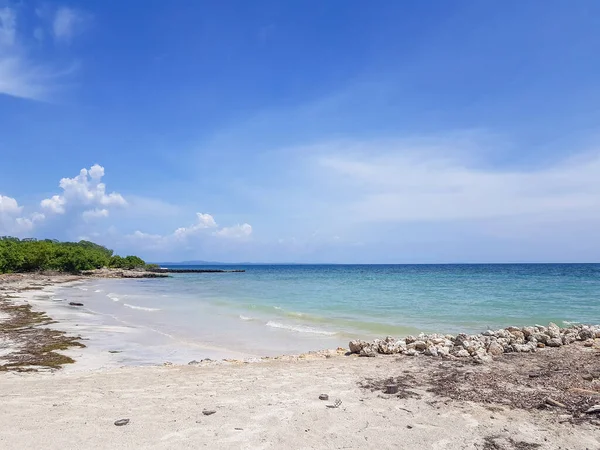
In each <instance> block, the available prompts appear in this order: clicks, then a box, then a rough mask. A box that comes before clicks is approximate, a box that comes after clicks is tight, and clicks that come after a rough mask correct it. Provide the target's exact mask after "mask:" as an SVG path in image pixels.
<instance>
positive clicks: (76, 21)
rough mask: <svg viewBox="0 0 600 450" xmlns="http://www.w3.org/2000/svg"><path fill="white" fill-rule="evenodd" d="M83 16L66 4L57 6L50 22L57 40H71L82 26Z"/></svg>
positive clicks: (67, 41)
mask: <svg viewBox="0 0 600 450" xmlns="http://www.w3.org/2000/svg"><path fill="white" fill-rule="evenodd" d="M84 21H85V16H84V15H83V13H81V12H80V11H77V10H75V9H72V8H68V7H66V6H63V7H60V8H58V10H56V13H55V14H54V20H53V22H52V32H53V35H54V39H55V40H56V41H57V42H66V43H69V42H71V39H72V38H73V36H75V34H77V33H78V32H79V31H80V30H81V28H82V27H83V24H84Z"/></svg>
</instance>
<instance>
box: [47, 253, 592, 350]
mask: <svg viewBox="0 0 600 450" xmlns="http://www.w3.org/2000/svg"><path fill="white" fill-rule="evenodd" d="M171 267H182V266H171ZM186 267H192V266H186ZM197 268H220V269H245V270H246V272H244V273H202V274H174V275H173V276H172V277H170V278H167V279H144V280H93V281H90V282H86V283H85V284H82V285H80V286H79V287H78V288H77V289H72V288H68V289H65V290H64V292H62V293H57V298H58V301H60V300H62V299H65V298H67V297H68V298H69V300H71V299H76V298H79V299H80V300H82V301H84V303H85V304H86V308H87V310H88V311H89V313H90V314H92V315H94V316H95V317H96V320H100V319H102V318H103V319H102V320H106V321H108V322H111V323H112V325H116V324H121V325H123V324H124V325H125V326H127V327H129V329H139V330H145V333H143V336H142V334H139V333H138V334H136V333H129V334H120V335H119V339H121V342H122V343H126V342H127V340H128V339H137V340H138V341H136V342H135V345H136V347H137V348H146V347H148V348H146V350H149V351H150V350H151V348H150V347H152V346H157V347H156V348H162V347H161V346H166V347H169V346H170V345H172V344H174V343H177V345H178V346H179V347H178V348H179V350H178V351H176V352H174V353H172V354H171V355H172V356H173V355H180V356H179V358H180V359H182V360H183V359H185V358H188V357H190V355H197V357H202V356H203V355H208V356H209V357H210V356H211V355H212V356H215V355H225V356H227V355H230V354H233V353H232V352H233V351H234V352H237V353H242V354H244V355H249V356H264V355H275V354H282V353H290V352H292V353H296V352H303V351H308V350H316V349H320V348H332V347H336V346H338V345H340V346H346V345H347V343H348V341H349V340H350V339H352V338H364V339H372V338H375V337H384V336H386V335H392V336H403V335H407V334H418V333H419V332H421V331H423V332H441V333H457V332H468V333H476V332H481V331H484V330H486V329H489V328H494V329H495V328H500V327H506V326H508V325H533V324H536V323H539V324H547V323H548V322H550V321H553V322H556V323H557V324H559V325H561V326H564V325H567V324H569V323H578V322H583V323H600V264H489V265H485V264H477V265H468V264H465V265H461V264H454V265H249V266H218V267H217V266H197ZM153 333H154V335H153ZM153 336H154V337H153ZM159 337H160V339H159ZM182 346H185V347H186V348H188V351H185V352H183V351H182V350H181V348H182ZM194 346H198V347H197V348H198V351H197V352H196V353H195V350H190V349H193V348H194ZM166 347H165V348H166ZM201 349H204V350H201ZM215 352H216V353H215ZM150 353H151V352H150ZM162 356H163V355H162V354H161V357H162ZM171 359H177V357H175V356H173V358H171ZM173 362H175V361H173Z"/></svg>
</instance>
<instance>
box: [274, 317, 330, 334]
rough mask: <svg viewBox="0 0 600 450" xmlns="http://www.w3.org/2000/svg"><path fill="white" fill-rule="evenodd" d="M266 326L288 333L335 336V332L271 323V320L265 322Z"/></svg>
mask: <svg viewBox="0 0 600 450" xmlns="http://www.w3.org/2000/svg"><path fill="white" fill-rule="evenodd" d="M267 326H268V327H272V328H281V329H283V330H288V331H295V332H297V333H312V334H322V335H325V336H334V335H335V334H337V333H336V332H335V331H325V330H319V329H316V328H312V327H305V326H302V325H286V324H284V323H279V322H273V321H271V320H270V321H268V322H267Z"/></svg>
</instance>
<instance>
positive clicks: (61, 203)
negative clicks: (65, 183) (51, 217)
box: [40, 195, 66, 214]
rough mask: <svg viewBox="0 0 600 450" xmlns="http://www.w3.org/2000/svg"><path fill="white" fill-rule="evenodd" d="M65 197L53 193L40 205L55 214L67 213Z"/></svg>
mask: <svg viewBox="0 0 600 450" xmlns="http://www.w3.org/2000/svg"><path fill="white" fill-rule="evenodd" d="M65 203H66V202H65V199H64V198H63V197H61V196H60V195H53V196H52V197H50V198H46V199H44V200H42V201H41V203H40V206H41V207H42V208H44V209H45V210H47V211H48V212H50V213H53V214H64V213H65Z"/></svg>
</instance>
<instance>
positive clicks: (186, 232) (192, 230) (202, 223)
mask: <svg viewBox="0 0 600 450" xmlns="http://www.w3.org/2000/svg"><path fill="white" fill-rule="evenodd" d="M196 216H197V218H198V221H197V222H196V223H195V224H194V225H191V226H189V227H181V228H177V229H176V230H175V232H174V233H173V235H174V236H175V237H176V238H180V239H184V238H186V237H188V236H192V235H194V234H197V233H198V232H199V231H202V230H206V229H207V228H216V227H217V226H218V225H217V223H216V222H215V219H214V218H213V216H211V215H210V214H202V213H196Z"/></svg>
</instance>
